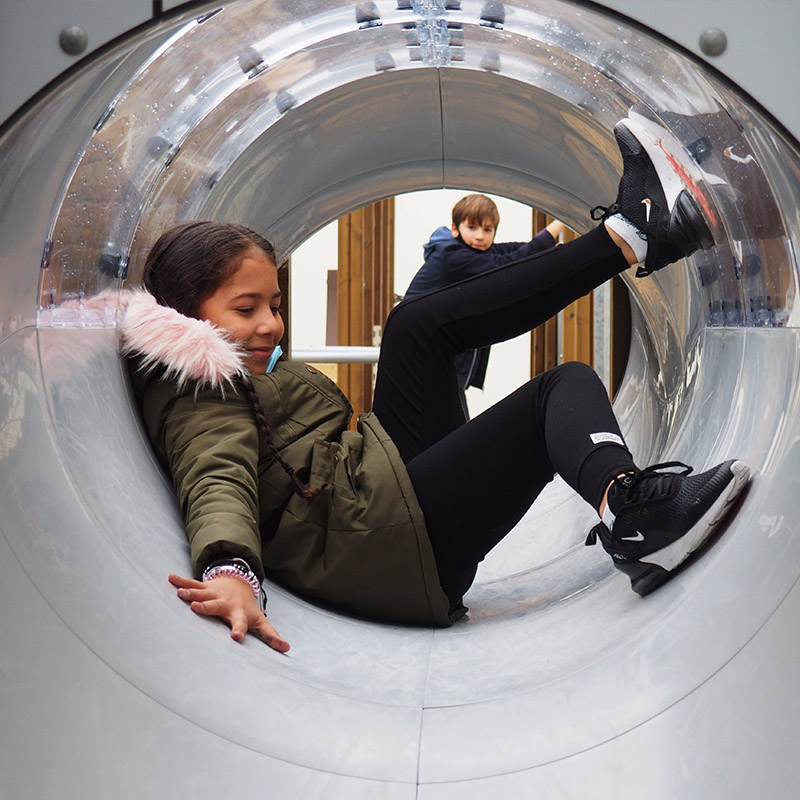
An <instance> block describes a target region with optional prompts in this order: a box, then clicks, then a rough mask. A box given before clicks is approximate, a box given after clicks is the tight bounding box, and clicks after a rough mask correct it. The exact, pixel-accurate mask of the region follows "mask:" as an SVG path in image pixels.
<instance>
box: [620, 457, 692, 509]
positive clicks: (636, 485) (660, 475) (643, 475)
mask: <svg viewBox="0 0 800 800" xmlns="http://www.w3.org/2000/svg"><path fill="white" fill-rule="evenodd" d="M673 467H681V468H682V469H681V471H680V472H660V471H659V470H664V469H672V468H673ZM691 472H692V467H690V466H689V465H688V464H684V463H683V462H681V461H666V462H664V463H663V464H653V465H652V466H650V467H647V468H645V469H643V470H642V471H641V472H637V473H635V474H634V475H633V477H632V478H629V477H628V476H626V477H624V478H614V484H615V485H616V487H617V491H618V492H619V494H620V499H621V500H622V502H623V503H631V502H635V501H636V500H640V499H641V500H653V499H655V498H657V497H667V496H669V495H670V494H672V492H673V491H674V488H673V487H674V484H675V479H676V478H682V477H685V476H686V475H689V473H691ZM653 478H655V480H652V479H653Z"/></svg>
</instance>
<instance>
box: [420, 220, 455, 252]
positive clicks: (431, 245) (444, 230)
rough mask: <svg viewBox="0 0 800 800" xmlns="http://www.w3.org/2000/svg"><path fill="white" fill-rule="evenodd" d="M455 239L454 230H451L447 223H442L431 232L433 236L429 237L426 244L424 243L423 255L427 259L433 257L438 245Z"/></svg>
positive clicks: (450, 242) (449, 242)
mask: <svg viewBox="0 0 800 800" xmlns="http://www.w3.org/2000/svg"><path fill="white" fill-rule="evenodd" d="M455 240H456V238H455V236H453V232H452V231H451V230H450V228H448V227H447V226H446V225H442V226H441V227H440V228H437V229H436V230H435V231H434V232H433V233H432V234H431V238H430V239H428V241H427V242H425V244H424V245H422V255H423V256H424V258H425V260H426V261H427V260H428V259H429V258H430V257H431V253H433V251H434V250H436V248H437V247H441V246H443V245H447V244H452V243H453V242H454V241H455Z"/></svg>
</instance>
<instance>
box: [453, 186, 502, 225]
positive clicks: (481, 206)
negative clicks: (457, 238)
mask: <svg viewBox="0 0 800 800" xmlns="http://www.w3.org/2000/svg"><path fill="white" fill-rule="evenodd" d="M462 222H471V223H473V224H474V225H483V223H484V222H489V223H490V224H491V225H492V226H494V227H495V228H496V227H497V226H498V225H499V224H500V212H499V211H498V210H497V206H496V205H495V204H494V201H493V200H490V199H489V198H488V197H487V196H486V195H485V194H468V195H467V196H466V197H462V198H461V199H460V200H459V201H458V202H457V203H456V204H455V205H454V206H453V225H455V226H456V228H457V227H458V226H459V225H460V224H461V223H462Z"/></svg>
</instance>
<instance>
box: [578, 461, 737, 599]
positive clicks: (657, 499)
mask: <svg viewBox="0 0 800 800" xmlns="http://www.w3.org/2000/svg"><path fill="white" fill-rule="evenodd" d="M674 467H679V468H681V471H680V472H673V471H669V470H670V469H671V468H674ZM691 471H692V468H691V467H688V466H686V465H685V464H681V463H680V462H678V461H672V462H669V463H666V464H656V465H654V466H652V467H648V468H647V469H644V470H642V471H641V472H635V473H632V474H629V475H624V476H623V477H621V478H615V479H614V482H613V484H612V485H611V487H610V489H609V490H608V504H607V510H606V512H605V513H604V514H603V522H601V523H599V524H598V525H595V527H594V528H592V530H591V531H590V532H589V536H588V537H587V539H586V544H587V545H593V544H595V542H596V541H597V540H598V539H600V542H601V544H602V545H603V547H604V548H605V550H606V552H607V553H608V554H609V555H610V556H611V558H612V559H613V560H614V566H615V567H616V568H617V569H618V570H620V571H621V572H624V573H625V574H626V575H627V576H628V577H629V578H630V579H631V588H632V589H633V591H634V592H636V593H637V594H639V595H642V596H644V595H646V594H649V593H650V592H652V591H653V590H654V589H656V588H658V587H659V586H661V584H662V583H664V582H665V581H667V580H668V579H669V577H670V573H671V572H672V571H673V570H674V569H675V568H676V567H678V566H679V565H680V564H682V563H683V562H684V561H686V559H687V558H688V557H689V556H690V555H691V554H692V553H694V552H695V551H696V550H697V549H698V548H699V547H700V546H701V545H702V544H703V543H704V542H705V541H706V540H707V539H708V537H709V536H711V534H712V533H713V532H714V530H715V528H716V527H717V526H718V525H719V523H720V522H721V521H722V519H723V517H724V516H725V514H726V513H727V512H728V510H729V509H730V507H731V506H732V505H733V503H734V501H735V500H736V498H737V497H738V496H739V493H740V492H741V491H742V489H743V488H744V487H745V485H746V484H747V482H748V480H749V479H750V468H749V467H748V466H747V465H746V464H744V463H743V462H741V461H736V460H732V461H726V462H725V463H723V464H718V465H717V466H716V467H713V468H712V469H710V470H708V471H706V472H703V473H701V474H700V475H694V476H692V477H689V473H690V472H691Z"/></svg>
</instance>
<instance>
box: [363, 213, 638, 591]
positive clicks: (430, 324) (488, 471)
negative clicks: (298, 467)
mask: <svg viewBox="0 0 800 800" xmlns="http://www.w3.org/2000/svg"><path fill="white" fill-rule="evenodd" d="M627 266H628V264H627V262H626V261H625V259H624V258H623V256H622V254H621V252H620V250H619V248H618V247H617V246H616V245H615V244H614V243H613V242H612V241H611V239H610V237H609V236H608V234H607V232H606V231H605V228H603V226H600V227H598V228H597V229H595V230H593V231H591V232H590V233H588V234H586V235H584V236H582V237H580V238H579V239H577V240H575V241H574V242H569V243H567V244H564V245H561V246H559V247H556V248H554V249H552V250H547V251H545V252H543V253H538V254H536V255H534V256H531V257H528V258H525V259H522V260H520V261H516V262H514V263H512V264H507V265H505V266H502V267H498V268H497V269H494V270H491V271H489V272H485V273H483V274H481V275H478V276H475V277H473V278H469V279H468V280H466V281H462V282H461V283H457V284H454V285H453V286H449V287H447V288H445V289H440V290H438V291H435V292H431V293H430V294H426V295H421V296H419V297H414V298H411V299H409V300H405V301H403V302H402V303H400V305H399V306H397V308H395V309H394V311H392V313H391V314H390V315H389V318H388V320H387V322H386V327H385V330H384V334H383V342H382V346H381V357H380V362H379V364H378V376H377V382H376V386H375V401H374V404H373V408H374V410H375V413H376V414H377V416H378V418H379V419H380V421H381V423H382V424H383V426H384V428H386V430H387V432H388V433H389V435H390V436H391V437H392V440H393V441H394V443H395V444H396V445H397V447H398V449H399V451H400V455H401V457H402V458H403V461H404V462H405V464H406V467H407V468H408V472H409V475H410V477H411V481H412V483H413V484H414V489H415V491H416V493H417V497H418V499H419V502H420V505H421V507H422V510H423V513H424V515H425V522H426V526H427V528H428V534H429V536H430V539H431V544H432V546H433V551H434V554H435V556H436V562H437V567H438V570H439V577H440V580H441V583H442V587H443V588H444V590H445V592H446V593H447V595H448V596H449V597H450V600H451V602H453V603H454V604H458V603H459V602H460V599H461V596H462V595H463V593H464V592H466V590H467V589H468V588H469V586H470V584H471V583H472V581H473V579H474V577H475V571H476V570H477V567H478V564H479V562H480V561H481V560H482V559H483V558H484V556H485V555H486V554H487V553H488V552H489V550H491V549H492V547H494V546H495V545H496V544H497V543H498V542H499V541H500V540H501V539H502V538H503V537H504V536H505V535H506V534H507V533H508V532H509V531H510V530H511V529H512V528H513V527H514V526H515V525H516V524H517V522H519V520H520V519H521V517H522V515H523V514H524V513H525V512H526V511H527V510H528V508H529V507H530V506H531V504H532V503H533V501H534V500H535V499H536V497H537V496H538V495H539V493H540V492H541V491H542V489H543V488H544V486H545V485H546V484H547V483H548V482H549V481H551V480H552V479H553V476H554V475H555V473H556V472H557V473H558V474H560V475H561V476H562V478H563V479H564V480H565V481H566V482H567V483H568V484H569V485H570V486H572V487H573V488H574V489H575V490H576V491H577V492H578V493H579V494H580V495H581V496H582V497H583V498H584V499H585V500H586V501H587V502H589V503H590V504H591V505H592V506H593V507H594V508H597V507H598V506H599V504H600V501H601V499H602V497H603V494H604V492H605V489H606V487H607V486H608V483H609V482H610V481H611V480H612V478H613V477H614V476H616V475H619V474H620V473H622V472H625V471H627V470H630V469H633V468H634V464H633V460H632V458H631V455H630V453H629V452H628V450H627V449H626V448H625V446H624V443H623V442H622V434H621V433H620V430H619V426H618V423H617V420H616V418H615V416H614V413H613V411H612V409H611V405H610V403H609V401H608V395H607V394H606V390H605V388H604V386H603V384H602V382H601V381H600V379H599V378H598V377H597V375H596V373H595V372H594V371H593V370H592V369H591V368H589V367H586V366H585V365H583V364H578V363H569V364H564V365H562V366H560V367H556V368H555V369H553V370H550V371H549V372H547V373H545V374H543V375H539V376H537V377H536V378H534V379H533V380H531V381H529V382H528V383H527V384H525V385H524V386H522V387H521V388H520V389H518V390H517V391H516V392H514V393H513V394H511V395H509V396H508V397H506V398H505V399H503V400H501V401H500V402H499V403H497V404H496V405H494V406H493V407H492V408H490V409H488V410H487V411H485V412H483V413H482V414H480V415H479V416H477V417H476V418H475V419H473V420H470V421H468V422H467V421H465V417H464V412H463V409H462V406H461V403H460V400H459V387H458V382H457V380H456V373H455V364H454V360H455V356H456V354H457V353H460V352H463V351H464V350H467V349H472V348H478V347H484V346H487V345H492V344H496V343H497V342H501V341H505V340H507V339H510V338H512V337H514V336H518V335H520V334H522V333H525V332H526V331H530V330H532V329H533V328H534V327H536V326H537V325H539V324H541V323H542V322H544V321H545V320H547V319H549V318H550V317H551V316H553V314H555V313H557V312H558V311H560V310H561V309H562V308H564V307H565V306H566V305H568V304H569V303H571V302H572V301H574V300H576V299H578V298H579V297H582V296H583V295H585V294H586V293H587V292H589V291H591V290H592V289H594V288H596V287H597V286H600V285H601V284H602V283H604V282H605V281H607V280H609V279H610V278H611V277H613V276H614V275H617V274H618V273H619V272H621V271H623V270H624V269H626V268H627ZM615 437H617V438H615Z"/></svg>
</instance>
